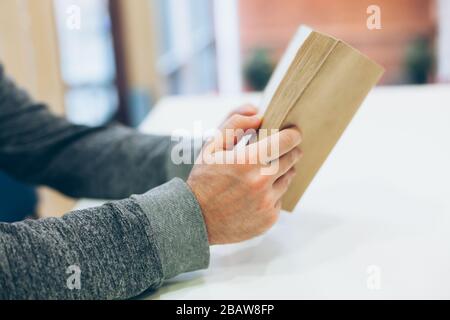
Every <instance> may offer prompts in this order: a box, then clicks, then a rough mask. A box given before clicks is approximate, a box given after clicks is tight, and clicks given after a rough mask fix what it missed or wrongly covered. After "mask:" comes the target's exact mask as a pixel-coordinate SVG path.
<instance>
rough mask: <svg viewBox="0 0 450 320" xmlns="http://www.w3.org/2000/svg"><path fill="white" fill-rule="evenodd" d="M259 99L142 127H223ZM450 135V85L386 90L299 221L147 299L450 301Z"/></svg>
mask: <svg viewBox="0 0 450 320" xmlns="http://www.w3.org/2000/svg"><path fill="white" fill-rule="evenodd" d="M258 100H259V96H258V95H245V96H242V97H237V98H236V97H215V96H203V97H178V98H166V99H163V100H162V101H161V103H160V104H159V105H158V106H157V107H156V109H155V110H154V111H153V112H152V113H151V114H150V116H149V117H148V119H147V120H146V121H145V122H144V124H143V125H142V131H144V132H147V133H157V134H172V133H173V132H174V130H175V129H180V128H183V129H185V130H188V131H194V130H193V128H194V127H195V126H194V122H196V121H200V120H201V121H202V125H203V126H204V128H205V129H208V128H214V127H215V126H217V125H218V124H219V123H220V122H221V120H223V118H224V117H225V116H226V115H227V114H228V112H229V111H230V110H232V108H233V107H234V106H236V105H239V104H240V103H245V102H253V103H258ZM197 125H198V123H197ZM449 139H450V86H444V85H442V86H424V87H409V86H404V87H381V88H377V89H375V90H374V91H373V92H372V93H371V95H370V96H369V98H368V99H367V101H366V102H365V103H364V105H363V106H362V108H361V110H360V111H359V112H358V114H357V115H356V117H355V119H354V121H353V122H352V124H351V125H350V127H349V128H348V129H347V131H346V132H345V134H344V136H343V137H342V139H341V140H340V142H339V143H338V145H337V146H336V148H335V149H334V151H333V153H332V154H331V156H330V157H329V159H328V160H327V161H326V163H325V165H324V166H323V168H322V169H321V170H320V172H319V174H318V175H317V177H316V178H315V180H314V182H313V183H312V185H311V187H310V188H309V189H308V191H307V192H306V194H305V196H304V197H303V199H302V201H301V204H300V205H299V206H298V208H297V209H296V210H295V212H294V213H293V214H291V215H289V214H283V215H282V218H281V221H280V222H279V224H278V225H277V226H275V228H274V229H272V230H271V231H270V232H269V233H268V234H266V235H264V236H262V237H259V238H257V239H254V240H252V241H249V242H246V243H242V244H237V245H229V246H219V247H213V248H212V249H211V266H210V268H209V269H208V270H204V271H198V272H194V273H189V274H184V275H181V276H179V277H177V278H175V279H172V280H170V281H168V282H167V284H166V285H165V286H164V287H163V288H161V289H160V290H158V291H157V292H155V293H152V294H149V295H147V296H145V297H144V298H147V299H274V298H275V299H315V298H323V299H408V298H414V299H415V298H424V299H429V298H450V148H449ZM99 203H100V202H97V201H91V200H84V201H81V202H80V203H79V208H83V207H89V206H93V205H97V204H99Z"/></svg>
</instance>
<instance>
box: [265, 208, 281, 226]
mask: <svg viewBox="0 0 450 320" xmlns="http://www.w3.org/2000/svg"><path fill="white" fill-rule="evenodd" d="M279 217H280V216H279V214H278V212H276V211H273V212H272V213H271V214H270V215H269V216H268V218H267V227H268V228H270V227H272V226H274V225H275V224H276V223H277V222H278V219H279Z"/></svg>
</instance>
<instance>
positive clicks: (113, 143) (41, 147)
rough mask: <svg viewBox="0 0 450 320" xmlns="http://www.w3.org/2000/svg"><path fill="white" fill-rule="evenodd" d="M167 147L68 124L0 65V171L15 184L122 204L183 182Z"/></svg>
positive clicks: (156, 140) (160, 141)
mask: <svg viewBox="0 0 450 320" xmlns="http://www.w3.org/2000/svg"><path fill="white" fill-rule="evenodd" d="M171 146H172V144H171V141H170V138H169V137H157V136H147V135H142V134H139V133H137V132H135V131H133V130H130V129H126V128H123V127H119V126H116V127H103V128H88V127H84V126H77V125H73V124H71V123H68V122H67V121H66V120H64V119H62V118H59V117H56V116H54V115H52V114H51V113H50V112H49V111H48V110H47V108H46V106H45V105H41V104H38V103H35V102H34V101H32V100H31V99H30V98H29V97H28V95H27V94H26V93H25V92H23V91H22V90H20V89H18V88H17V87H16V86H15V85H14V83H13V82H12V81H10V80H9V79H8V78H7V77H6V76H5V75H4V73H3V70H2V67H1V65H0V169H1V170H3V171H6V173H8V174H10V175H12V176H14V177H15V178H17V179H19V180H22V181H25V182H28V183H32V184H37V185H41V184H43V185H48V186H50V187H53V188H55V189H57V190H60V191H62V192H63V193H65V194H67V195H70V196H73V197H90V198H105V199H122V198H126V197H128V196H129V195H130V194H133V193H143V192H146V191H147V190H149V189H151V188H153V187H155V186H158V185H161V184H162V183H164V182H166V181H168V180H170V179H171V178H172V177H175V176H180V177H182V178H186V176H187V175H188V174H189V171H190V169H191V166H190V165H180V166H176V167H175V166H174V165H173V163H171V159H170V156H171V149H172V148H171ZM175 171H176V172H177V173H176V174H174V172H175Z"/></svg>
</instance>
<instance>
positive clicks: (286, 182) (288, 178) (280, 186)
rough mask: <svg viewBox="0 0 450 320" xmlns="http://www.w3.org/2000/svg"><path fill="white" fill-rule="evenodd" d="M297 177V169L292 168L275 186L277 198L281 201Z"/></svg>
mask: <svg viewBox="0 0 450 320" xmlns="http://www.w3.org/2000/svg"><path fill="white" fill-rule="evenodd" d="M294 177H295V168H291V169H290V170H289V171H288V172H287V173H286V174H285V175H283V176H281V177H280V178H279V179H278V180H277V181H275V183H274V185H273V191H274V192H275V198H276V199H281V198H282V197H283V196H284V194H285V193H286V192H287V190H288V189H289V186H290V185H291V183H292V180H293V179H294Z"/></svg>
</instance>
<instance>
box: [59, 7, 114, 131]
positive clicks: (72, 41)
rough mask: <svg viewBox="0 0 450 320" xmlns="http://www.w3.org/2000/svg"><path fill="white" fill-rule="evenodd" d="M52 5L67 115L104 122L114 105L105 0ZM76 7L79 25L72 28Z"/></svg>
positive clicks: (91, 122)
mask: <svg viewBox="0 0 450 320" xmlns="http://www.w3.org/2000/svg"><path fill="white" fill-rule="evenodd" d="M54 7H55V19H56V25H57V31H58V38H59V44H60V55H61V70H62V77H63V81H64V83H65V85H66V92H65V100H66V114H67V118H68V119H69V120H70V121H72V122H74V123H78V124H85V125H91V126H97V125H102V124H105V123H107V122H109V121H110V120H111V119H112V118H113V116H114V114H115V113H116V111H117V108H118V97H117V88H116V86H115V79H116V69H115V59H114V49H113V37H112V32H111V19H110V16H109V8H108V0H54ZM74 9H75V11H74ZM77 9H78V10H79V11H78V13H79V17H80V19H79V22H80V25H79V28H76V27H75V28H74V27H73V26H71V25H70V24H69V23H70V22H69V19H70V18H71V15H74V14H77V12H76V10H77ZM72 17H73V16H72Z"/></svg>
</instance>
